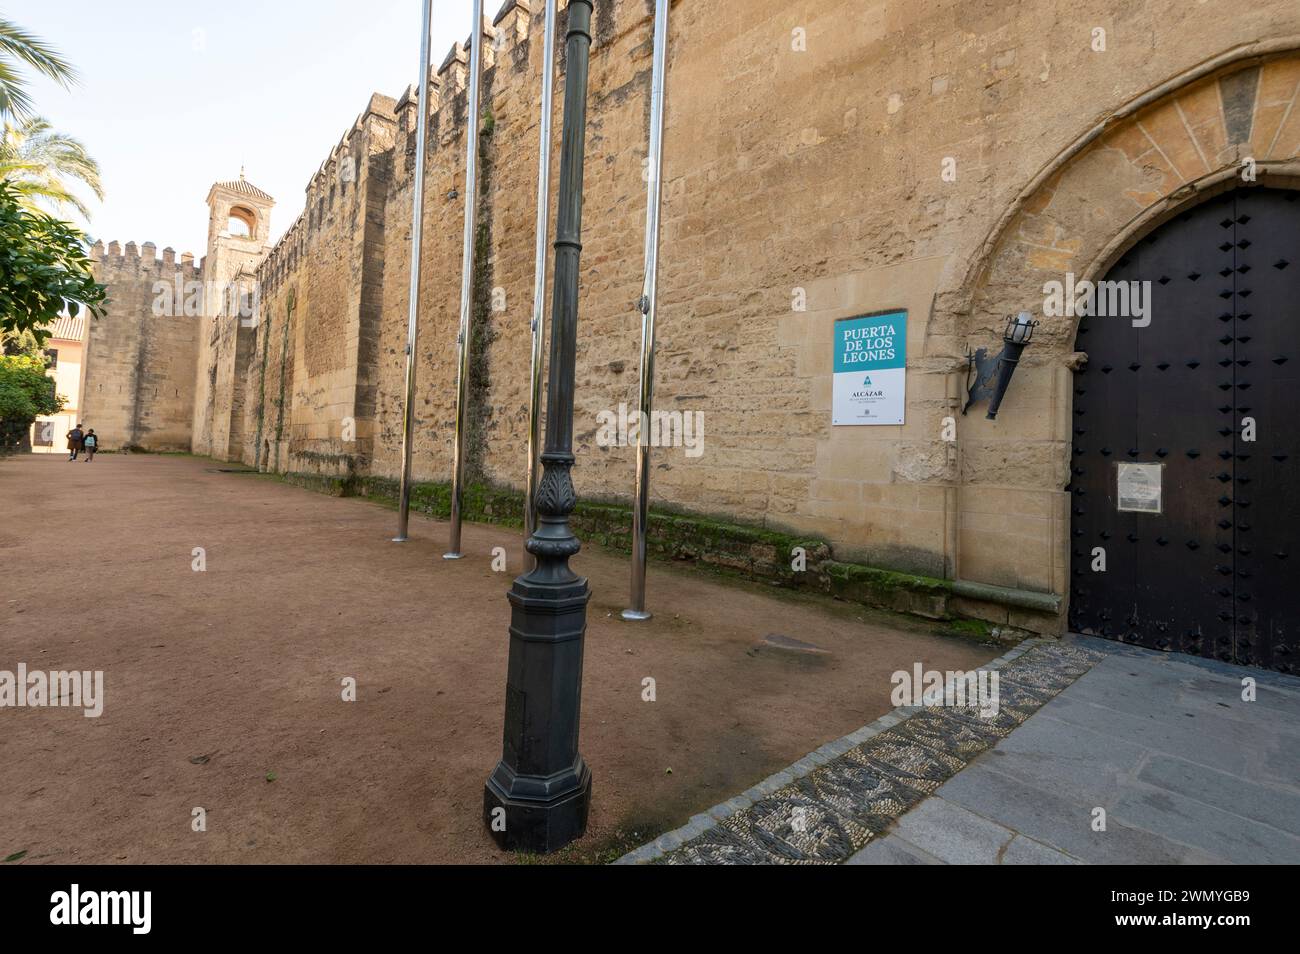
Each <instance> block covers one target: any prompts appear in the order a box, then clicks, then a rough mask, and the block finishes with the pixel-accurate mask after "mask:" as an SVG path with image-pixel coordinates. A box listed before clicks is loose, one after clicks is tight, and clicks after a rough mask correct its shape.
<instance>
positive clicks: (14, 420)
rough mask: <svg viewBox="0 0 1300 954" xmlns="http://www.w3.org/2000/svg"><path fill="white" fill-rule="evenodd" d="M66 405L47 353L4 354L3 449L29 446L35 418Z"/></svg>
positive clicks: (0, 373)
mask: <svg viewBox="0 0 1300 954" xmlns="http://www.w3.org/2000/svg"><path fill="white" fill-rule="evenodd" d="M62 408H63V399H62V398H60V397H59V396H58V395H57V394H55V393H54V379H53V378H50V377H47V376H46V374H45V358H44V356H35V355H30V354H17V355H9V354H6V355H0V453H2V452H4V451H8V450H14V449H16V448H20V447H25V446H26V443H27V436H28V430H29V428H30V427H31V426H32V421H34V420H36V418H37V417H38V416H40V415H46V416H48V415H50V414H57V413H59V411H60V410H61V409H62Z"/></svg>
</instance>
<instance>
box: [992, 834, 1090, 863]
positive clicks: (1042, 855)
mask: <svg viewBox="0 0 1300 954" xmlns="http://www.w3.org/2000/svg"><path fill="white" fill-rule="evenodd" d="M1002 864H1004V865H1077V864H1079V861H1078V860H1076V859H1074V858H1071V857H1070V856H1069V855H1067V854H1065V853H1064V852H1060V851H1057V850H1056V849H1055V848H1049V847H1047V846H1046V845H1044V844H1041V843H1040V842H1037V841H1034V840H1033V839H1032V838H1026V837H1025V836H1024V835H1016V837H1014V838H1012V839H1011V843H1010V844H1009V845H1007V847H1006V848H1004V849H1003V851H1002Z"/></svg>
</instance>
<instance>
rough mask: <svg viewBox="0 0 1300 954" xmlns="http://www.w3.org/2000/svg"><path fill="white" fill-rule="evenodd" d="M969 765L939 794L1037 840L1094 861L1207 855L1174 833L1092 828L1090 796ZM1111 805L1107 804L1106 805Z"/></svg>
mask: <svg viewBox="0 0 1300 954" xmlns="http://www.w3.org/2000/svg"><path fill="white" fill-rule="evenodd" d="M987 764H988V763H987V762H981V763H980V764H977V765H972V766H969V767H968V768H966V769H965V770H963V771H962V772H961V773H960V774H958V775H957V777H956V778H954V779H953V780H952V781H951V782H948V783H947V784H946V785H944V786H943V787H942V788H940V789H939V792H938V794H939V796H940V797H941V798H946V799H948V800H949V801H951V802H954V803H956V804H958V805H960V806H962V807H963V808H966V809H968V810H969V811H972V812H974V813H975V814H977V815H982V816H984V817H985V818H987V819H989V820H991V821H995V822H997V823H998V824H1000V825H1003V826H1005V827H1007V828H1010V829H1012V830H1013V831H1016V832H1019V833H1021V834H1024V835H1027V836H1029V837H1030V838H1032V839H1034V840H1035V841H1039V842H1042V843H1043V844H1045V845H1048V846H1049V847H1052V848H1056V849H1057V850H1059V851H1064V852H1065V853H1067V854H1070V855H1073V856H1074V857H1076V858H1078V859H1080V860H1081V861H1086V862H1089V863H1092V864H1166V865H1167V864H1184V863H1189V862H1200V861H1204V860H1206V855H1205V853H1203V852H1198V851H1195V850H1193V849H1192V848H1190V847H1188V846H1187V845H1183V844H1180V843H1178V842H1176V841H1172V840H1170V839H1168V838H1163V837H1161V836H1160V835H1155V834H1152V833H1150V832H1146V831H1142V830H1140V829H1136V828H1130V827H1128V826H1127V825H1124V824H1121V823H1120V822H1119V821H1118V820H1117V819H1115V818H1114V817H1109V818H1108V820H1107V830H1106V831H1104V832H1096V831H1093V830H1092V824H1091V823H1092V809H1093V808H1095V807H1098V806H1095V805H1093V804H1091V801H1090V800H1087V799H1077V800H1072V799H1068V798H1063V797H1061V796H1059V795H1055V794H1053V793H1051V792H1049V791H1046V790H1045V789H1041V788H1038V787H1037V786H1034V785H1028V784H1026V783H1025V782H1024V781H1022V780H1020V779H1016V778H1012V777H1011V776H1010V775H1003V774H1002V773H1001V772H996V771H994V770H993V769H991V768H988V767H987ZM1100 807H1106V806H1100Z"/></svg>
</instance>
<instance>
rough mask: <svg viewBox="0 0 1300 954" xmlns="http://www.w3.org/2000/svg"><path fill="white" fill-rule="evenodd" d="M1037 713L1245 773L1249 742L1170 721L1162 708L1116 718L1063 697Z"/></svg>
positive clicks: (1235, 730)
mask: <svg viewBox="0 0 1300 954" xmlns="http://www.w3.org/2000/svg"><path fill="white" fill-rule="evenodd" d="M1040 711H1042V712H1045V713H1047V714H1048V715H1051V716H1052V717H1053V718H1055V719H1060V720H1061V721H1063V722H1069V723H1071V724H1072V725H1077V726H1079V727H1081V728H1084V729H1089V730H1091V731H1093V732H1096V733H1100V734H1102V735H1108V736H1111V737H1113V738H1116V739H1124V740H1126V741H1128V742H1130V743H1132V744H1135V745H1140V746H1142V747H1143V748H1147V749H1152V750H1154V751H1158V752H1165V753H1167V754H1169V755H1177V756H1179V757H1181V758H1186V759H1188V760H1189V761H1199V762H1201V763H1202V764H1205V765H1212V766H1214V767H1216V768H1218V769H1220V770H1221V771H1225V772H1231V773H1233V774H1244V773H1245V772H1247V770H1248V769H1249V768H1250V764H1251V755H1250V745H1251V744H1252V740H1253V739H1254V736H1253V734H1252V733H1251V732H1249V731H1246V730H1244V729H1242V728H1241V727H1240V726H1236V725H1234V726H1226V725H1224V724H1223V723H1224V722H1226V721H1227V720H1223V722H1221V723H1219V724H1218V729H1219V731H1218V732H1217V733H1213V734H1212V733H1210V732H1208V725H1209V724H1208V723H1206V720H1201V722H1196V720H1195V719H1189V718H1187V717H1186V716H1181V717H1179V718H1177V719H1173V718H1171V717H1170V715H1169V713H1168V711H1167V709H1165V708H1161V710H1160V711H1158V712H1152V713H1151V714H1149V715H1147V716H1137V715H1133V714H1131V713H1127V712H1119V711H1116V710H1115V709H1110V708H1107V707H1106V706H1104V705H1096V704H1094V703H1092V702H1088V701H1085V700H1080V699H1077V698H1075V697H1073V696H1068V695H1067V694H1065V693H1062V694H1061V696H1058V697H1057V698H1056V699H1054V700H1052V705H1051V706H1050V707H1045V708H1044V709H1043V710H1040Z"/></svg>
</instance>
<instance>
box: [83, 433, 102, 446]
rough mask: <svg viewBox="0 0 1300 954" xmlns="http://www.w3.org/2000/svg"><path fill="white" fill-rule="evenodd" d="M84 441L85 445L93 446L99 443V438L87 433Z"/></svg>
mask: <svg viewBox="0 0 1300 954" xmlns="http://www.w3.org/2000/svg"><path fill="white" fill-rule="evenodd" d="M85 443H86V446H87V447H95V446H96V445H98V444H99V438H98V437H96V436H95V435H94V434H87V435H86V441H85Z"/></svg>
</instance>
